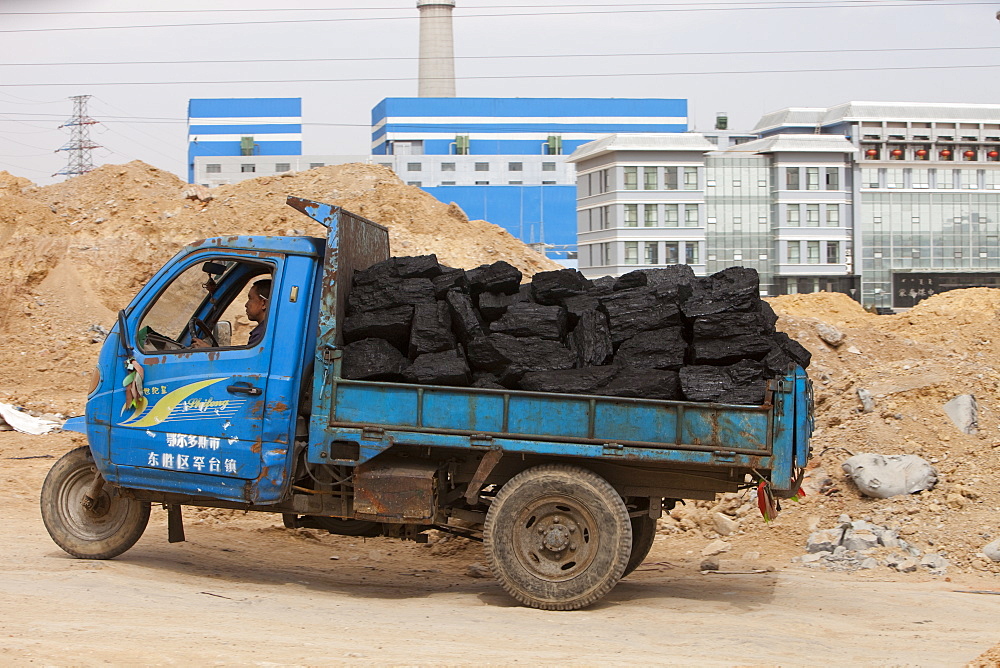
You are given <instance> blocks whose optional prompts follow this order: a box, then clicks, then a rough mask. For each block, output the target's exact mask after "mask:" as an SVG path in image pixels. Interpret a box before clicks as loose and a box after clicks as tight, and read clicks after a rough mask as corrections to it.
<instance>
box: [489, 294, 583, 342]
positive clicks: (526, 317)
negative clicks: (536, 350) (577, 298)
mask: <svg viewBox="0 0 1000 668" xmlns="http://www.w3.org/2000/svg"><path fill="white" fill-rule="evenodd" d="M490 331H491V332H496V333H499V334H509V335H511V336H522V337H523V336H537V337H540V338H543V339H552V340H554V341H559V340H562V338H563V337H564V336H565V335H566V310H565V309H563V307H561V306H543V305H542V304H533V303H531V302H520V303H518V304H514V305H513V306H511V307H510V308H508V309H507V312H506V313H504V314H503V316H502V317H501V318H500V319H499V320H497V321H496V322H494V323H492V324H491V325H490Z"/></svg>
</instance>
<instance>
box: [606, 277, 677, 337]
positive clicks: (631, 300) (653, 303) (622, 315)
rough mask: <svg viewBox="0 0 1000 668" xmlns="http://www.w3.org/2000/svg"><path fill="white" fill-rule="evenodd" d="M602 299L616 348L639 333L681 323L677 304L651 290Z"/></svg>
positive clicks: (642, 289)
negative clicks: (661, 297)
mask: <svg viewBox="0 0 1000 668" xmlns="http://www.w3.org/2000/svg"><path fill="white" fill-rule="evenodd" d="M600 299H601V308H602V309H604V311H605V313H607V314H608V322H609V323H610V325H611V340H612V342H614V344H615V345H616V346H617V345H618V344H620V343H621V342H622V341H625V340H627V339H631V338H632V337H633V336H635V335H636V334H638V333H639V332H644V331H646V330H649V329H660V328H661V327H668V326H670V325H679V324H680V322H681V317H680V309H679V308H678V307H677V305H676V304H674V303H671V302H670V301H667V300H662V299H659V298H658V297H657V296H656V295H655V294H654V293H653V289H652V288H649V287H645V288H632V289H631V290H621V291H620V292H615V293H613V294H610V295H606V296H604V297H601V298H600Z"/></svg>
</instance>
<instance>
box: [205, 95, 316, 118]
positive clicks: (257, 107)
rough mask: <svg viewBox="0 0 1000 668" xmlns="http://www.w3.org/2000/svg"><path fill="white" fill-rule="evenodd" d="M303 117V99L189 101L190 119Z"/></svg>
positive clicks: (270, 98)
mask: <svg viewBox="0 0 1000 668" xmlns="http://www.w3.org/2000/svg"><path fill="white" fill-rule="evenodd" d="M257 116H302V98H299V97H253V98H247V97H243V98H219V99H198V100H189V101H188V117H189V118H229V117H233V118H239V117H243V118H247V117H250V118H253V117H257Z"/></svg>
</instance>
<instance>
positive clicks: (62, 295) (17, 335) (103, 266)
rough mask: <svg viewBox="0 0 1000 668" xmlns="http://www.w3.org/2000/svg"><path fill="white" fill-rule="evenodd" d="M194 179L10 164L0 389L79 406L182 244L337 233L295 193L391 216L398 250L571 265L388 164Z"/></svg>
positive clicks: (5, 191) (0, 278) (1, 207)
mask: <svg viewBox="0 0 1000 668" xmlns="http://www.w3.org/2000/svg"><path fill="white" fill-rule="evenodd" d="M187 190H188V184H186V183H184V182H183V181H181V180H180V179H179V178H177V177H176V176H175V175H173V174H171V173H169V172H164V171H161V170H159V169H156V168H155V167H151V166H149V165H147V164H144V163H142V162H131V163H129V164H126V165H105V166H103V167H100V168H98V169H96V170H94V171H93V172H90V173H88V174H84V175H82V176H79V177H76V178H73V179H70V180H68V181H66V182H64V183H59V184H55V185H51V186H45V187H42V188H39V187H36V186H34V185H33V184H32V183H31V182H30V181H28V180H27V179H23V178H19V177H15V176H12V175H10V174H8V173H6V172H0V241H2V242H3V243H2V245H0V332H2V333H3V336H4V340H5V343H4V345H3V346H2V347H0V393H3V392H7V393H9V394H8V396H14V395H19V396H20V397H22V398H23V401H25V402H29V403H31V402H33V403H36V404H37V403H38V394H39V392H41V393H43V394H46V395H51V394H52V393H53V392H55V393H61V392H64V391H68V392H73V393H74V394H73V395H72V396H74V399H72V403H73V405H75V406H76V407H77V410H79V408H80V407H82V403H81V401H80V399H82V397H79V396H78V391H79V388H80V387H81V384H84V383H85V380H81V376H82V375H83V376H85V375H88V374H89V369H90V367H91V365H92V364H93V360H94V357H95V355H96V352H97V347H98V346H97V344H96V343H92V341H93V340H94V339H99V338H100V336H99V331H98V330H99V329H100V328H105V329H109V328H110V326H111V325H112V324H113V322H114V318H115V313H116V312H117V310H118V309H120V308H122V307H123V306H125V305H126V304H127V303H128V301H129V300H130V299H131V298H132V296H133V295H134V294H135V293H136V291H137V290H138V289H139V288H140V287H142V286H143V285H144V284H145V283H146V281H147V280H149V278H150V276H152V275H153V273H154V272H155V271H156V270H157V269H158V268H159V267H160V266H162V265H163V263H164V262H166V261H167V260H168V259H170V257H171V256H172V255H173V254H174V253H176V252H177V251H178V250H180V249H181V248H182V247H183V246H185V245H186V244H188V243H190V242H191V241H194V240H196V239H201V238H205V237H211V236H220V235H226V234H268V235H283V234H291V235H301V234H308V235H314V236H324V235H325V233H326V230H325V228H323V226H321V225H319V224H318V223H315V222H313V221H312V220H310V219H309V218H307V217H306V216H304V215H302V214H301V213H299V212H298V211H295V210H294V209H292V208H290V207H288V206H287V205H286V204H285V198H286V197H287V196H288V195H296V196H299V197H305V198H308V199H316V200H319V201H323V202H328V203H331V204H337V205H340V206H343V207H344V208H345V209H347V210H349V211H352V212H354V213H358V214H360V215H363V216H365V217H368V218H371V219H373V220H375V221H376V222H379V223H382V224H383V225H386V226H387V227H388V228H389V230H390V247H391V249H392V252H393V253H394V254H396V255H420V254H425V253H436V254H437V256H438V258H439V260H440V261H441V262H442V263H444V264H448V265H451V266H455V267H462V268H472V267H475V266H478V265H480V264H484V263H492V262H495V261H497V260H506V261H507V262H510V263H511V264H513V265H514V266H516V267H517V268H518V269H520V270H521V271H522V272H523V273H524V275H525V276H526V277H530V276H532V275H533V274H535V273H536V272H538V271H547V270H550V269H558V268H559V265H557V264H556V263H554V262H552V261H550V260H548V259H547V258H545V257H544V256H542V255H541V254H539V253H537V252H535V251H533V250H532V249H530V248H528V247H527V246H525V245H524V244H523V243H521V242H520V241H519V240H517V239H515V238H514V237H512V236H511V235H509V234H508V233H507V232H506V231H504V230H503V229H502V228H500V227H498V226H496V225H492V224H490V223H487V222H485V221H477V220H473V221H470V220H469V219H468V218H467V217H466V216H465V214H464V213H462V211H461V209H459V208H458V207H457V206H455V205H448V204H443V203H441V202H439V201H437V200H436V199H434V198H433V197H432V196H431V195H429V194H427V193H425V192H424V191H422V190H420V189H419V188H415V187H412V186H407V185H404V184H403V183H402V181H400V180H399V179H398V178H397V177H396V176H395V174H393V173H392V171H390V170H388V169H387V168H385V167H380V166H373V165H360V164H355V165H339V166H330V167H323V168H319V169H314V170H310V171H307V172H300V173H289V174H287V175H283V176H280V177H263V178H259V179H252V180H249V181H244V182H241V183H239V184H236V185H231V186H225V187H220V188H217V189H214V190H212V191H211V192H210V194H211V196H212V198H211V199H209V200H208V201H201V200H197V199H194V200H192V199H187V198H186V197H185V192H186V191H187ZM0 396H3V395H2V394H0Z"/></svg>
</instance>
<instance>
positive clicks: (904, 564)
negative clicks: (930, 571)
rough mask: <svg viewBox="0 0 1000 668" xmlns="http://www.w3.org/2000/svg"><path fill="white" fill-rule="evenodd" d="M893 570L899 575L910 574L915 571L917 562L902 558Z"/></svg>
mask: <svg viewBox="0 0 1000 668" xmlns="http://www.w3.org/2000/svg"><path fill="white" fill-rule="evenodd" d="M893 568H895V569H896V570H897V571H899V572H900V573H912V572H914V571H915V570H917V562H916V561H914V560H913V559H911V558H909V557H904V558H903V559H901V560H900V561H899V562H897V563H896V565H895V566H893Z"/></svg>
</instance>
